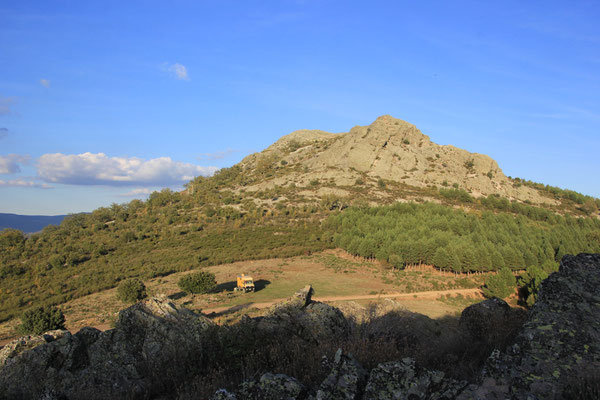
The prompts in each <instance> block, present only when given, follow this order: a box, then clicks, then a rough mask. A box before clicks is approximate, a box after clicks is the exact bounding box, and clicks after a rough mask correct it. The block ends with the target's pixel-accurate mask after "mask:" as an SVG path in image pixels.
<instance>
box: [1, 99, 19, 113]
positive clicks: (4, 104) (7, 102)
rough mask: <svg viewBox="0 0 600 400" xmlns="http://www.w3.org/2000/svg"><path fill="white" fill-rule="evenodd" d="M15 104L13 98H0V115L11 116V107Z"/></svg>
mask: <svg viewBox="0 0 600 400" xmlns="http://www.w3.org/2000/svg"><path fill="white" fill-rule="evenodd" d="M14 103H16V100H15V98H14V97H0V115H8V114H11V113H12V111H11V109H10V107H11V105H12V104H14Z"/></svg>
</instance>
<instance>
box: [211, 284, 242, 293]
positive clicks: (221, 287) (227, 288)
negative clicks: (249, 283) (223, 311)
mask: <svg viewBox="0 0 600 400" xmlns="http://www.w3.org/2000/svg"><path fill="white" fill-rule="evenodd" d="M236 285H237V283H236V282H235V281H231V282H223V283H219V284H218V285H217V286H215V289H214V290H213V292H214V293H221V292H233V289H235V287H236Z"/></svg>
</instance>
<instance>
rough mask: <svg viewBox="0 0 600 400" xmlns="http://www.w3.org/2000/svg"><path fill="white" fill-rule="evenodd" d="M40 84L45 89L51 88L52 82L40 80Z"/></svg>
mask: <svg viewBox="0 0 600 400" xmlns="http://www.w3.org/2000/svg"><path fill="white" fill-rule="evenodd" d="M40 84H41V85H42V86H43V87H45V88H49V87H50V81H49V80H48V79H44V78H42V79H40Z"/></svg>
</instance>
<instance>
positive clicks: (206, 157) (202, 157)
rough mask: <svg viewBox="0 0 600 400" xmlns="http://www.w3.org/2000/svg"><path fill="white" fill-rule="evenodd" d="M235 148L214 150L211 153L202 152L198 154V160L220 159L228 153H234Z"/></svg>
mask: <svg viewBox="0 0 600 400" xmlns="http://www.w3.org/2000/svg"><path fill="white" fill-rule="evenodd" d="M236 151H237V150H234V149H225V150H222V151H215V152H213V153H202V154H200V155H199V156H198V160H200V161H207V160H221V159H223V158H225V157H227V156H228V155H230V154H232V153H235V152H236Z"/></svg>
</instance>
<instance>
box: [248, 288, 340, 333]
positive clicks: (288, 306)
mask: <svg viewBox="0 0 600 400" xmlns="http://www.w3.org/2000/svg"><path fill="white" fill-rule="evenodd" d="M313 292H314V291H313V288H312V287H311V286H310V285H308V286H306V287H304V288H303V289H301V290H299V291H298V292H296V293H295V294H294V296H292V297H291V298H290V299H288V300H287V301H285V302H282V303H279V304H275V305H274V306H273V307H271V309H270V310H269V311H268V312H267V314H266V315H265V316H264V317H259V318H256V319H254V322H255V324H256V329H257V330H259V331H263V332H266V333H270V334H286V335H292V336H295V337H299V338H302V339H304V340H305V341H307V342H312V343H318V342H320V341H323V340H327V339H329V338H331V337H344V336H346V335H347V334H348V331H349V325H348V321H347V320H346V318H344V314H342V312H341V311H340V310H339V309H337V308H335V307H332V306H330V305H329V304H325V303H320V302H318V301H313V300H312V299H311V297H312V294H313Z"/></svg>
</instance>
